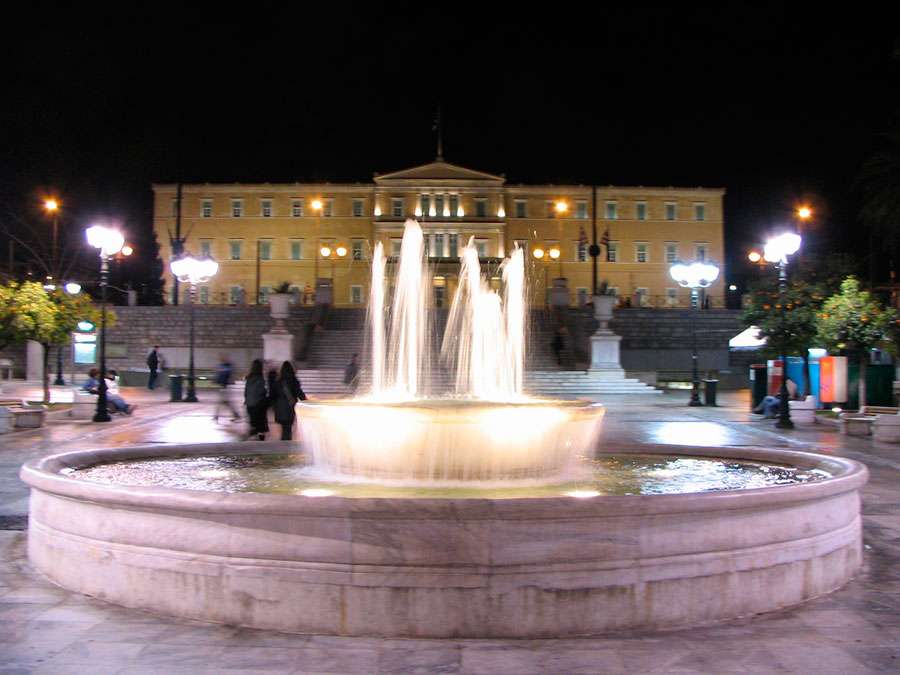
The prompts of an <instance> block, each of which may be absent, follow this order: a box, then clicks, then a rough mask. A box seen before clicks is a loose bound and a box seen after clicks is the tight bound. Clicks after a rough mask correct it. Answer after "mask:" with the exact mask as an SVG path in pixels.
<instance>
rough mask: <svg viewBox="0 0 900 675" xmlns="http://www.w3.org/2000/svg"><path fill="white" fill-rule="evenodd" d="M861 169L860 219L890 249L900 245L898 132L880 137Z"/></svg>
mask: <svg viewBox="0 0 900 675" xmlns="http://www.w3.org/2000/svg"><path fill="white" fill-rule="evenodd" d="M881 141H882V143H881V146H880V147H879V148H878V150H877V151H876V152H875V153H874V154H872V155H871V156H870V157H869V158H868V159H867V160H866V161H865V162H864V163H863V166H862V169H861V170H860V175H859V185H860V188H861V190H862V198H863V205H862V210H861V211H860V216H861V217H862V219H863V221H864V222H865V223H866V224H867V225H868V226H870V227H871V228H872V229H873V230H874V231H875V232H876V233H878V234H879V235H881V236H882V237H883V239H884V242H885V244H886V245H888V246H889V247H890V248H891V249H893V248H895V247H896V245H897V244H898V243H900V131H894V132H892V133H889V134H884V135H883V136H882V137H881Z"/></svg>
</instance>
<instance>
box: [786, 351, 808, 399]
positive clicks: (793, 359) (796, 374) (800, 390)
mask: <svg viewBox="0 0 900 675" xmlns="http://www.w3.org/2000/svg"><path fill="white" fill-rule="evenodd" d="M787 376H788V377H789V378H790V379H791V380H793V381H794V384H796V385H797V395H798V396H799V397H800V398H804V397H805V396H806V392H807V391H808V390H809V387H807V386H806V376H805V375H804V374H803V357H802V356H788V357H787Z"/></svg>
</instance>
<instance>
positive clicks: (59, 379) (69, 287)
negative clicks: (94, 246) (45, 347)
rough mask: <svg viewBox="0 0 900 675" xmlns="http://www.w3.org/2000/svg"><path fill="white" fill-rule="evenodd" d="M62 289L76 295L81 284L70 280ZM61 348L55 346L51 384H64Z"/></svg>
mask: <svg viewBox="0 0 900 675" xmlns="http://www.w3.org/2000/svg"><path fill="white" fill-rule="evenodd" d="M63 290H64V291H65V292H66V293H68V294H69V295H78V294H79V293H81V284H78V283H75V282H74V281H70V282H69V283H67V284H66V285H65V286H63ZM70 344H71V336H70ZM62 350H63V345H62V344H59V345H57V346H56V380H54V381H53V384H54V385H56V386H60V387H62V386H64V385H65V384H66V381H65V379H63V358H62Z"/></svg>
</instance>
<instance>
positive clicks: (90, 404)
mask: <svg viewBox="0 0 900 675" xmlns="http://www.w3.org/2000/svg"><path fill="white" fill-rule="evenodd" d="M95 412H97V394H92V393H91V392H89V391H85V390H84V389H75V390H74V391H73V392H72V409H71V410H69V417H71V418H72V419H76V420H90V419H94V413H95Z"/></svg>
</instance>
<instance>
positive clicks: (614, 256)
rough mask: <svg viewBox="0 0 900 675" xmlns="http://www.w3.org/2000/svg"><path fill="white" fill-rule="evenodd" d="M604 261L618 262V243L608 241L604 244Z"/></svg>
mask: <svg viewBox="0 0 900 675" xmlns="http://www.w3.org/2000/svg"><path fill="white" fill-rule="evenodd" d="M606 262H619V245H618V244H617V243H615V242H612V241H611V242H609V244H607V245H606Z"/></svg>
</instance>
